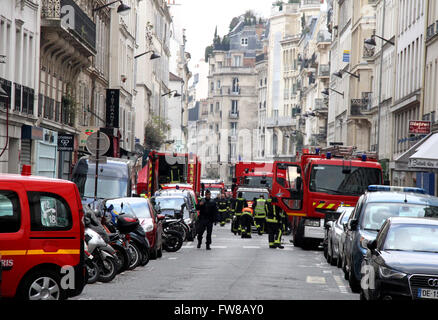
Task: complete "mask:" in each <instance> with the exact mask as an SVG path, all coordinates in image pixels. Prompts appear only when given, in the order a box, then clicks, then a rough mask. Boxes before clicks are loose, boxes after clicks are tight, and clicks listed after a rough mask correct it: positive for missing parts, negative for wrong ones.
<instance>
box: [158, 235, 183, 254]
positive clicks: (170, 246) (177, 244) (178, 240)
mask: <svg viewBox="0 0 438 320" xmlns="http://www.w3.org/2000/svg"><path fill="white" fill-rule="evenodd" d="M183 242H184V241H183V238H182V237H181V235H180V234H179V233H178V232H175V231H173V230H169V231H166V240H165V241H164V243H163V249H164V250H166V251H167V252H177V251H178V250H179V249H181V247H182V245H183Z"/></svg>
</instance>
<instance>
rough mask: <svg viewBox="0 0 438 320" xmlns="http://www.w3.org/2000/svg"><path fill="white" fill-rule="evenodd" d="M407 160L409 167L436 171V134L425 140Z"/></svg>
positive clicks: (437, 158)
mask: <svg viewBox="0 0 438 320" xmlns="http://www.w3.org/2000/svg"><path fill="white" fill-rule="evenodd" d="M415 151H416V152H415V153H414V154H413V155H412V156H411V157H410V158H409V167H410V168H418V169H425V170H431V169H432V170H434V169H435V170H438V133H433V134H431V135H430V136H428V137H427V138H425V141H424V143H423V144H421V146H419V147H418V148H417V149H416V150H415Z"/></svg>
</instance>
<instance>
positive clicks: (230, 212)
mask: <svg viewBox="0 0 438 320" xmlns="http://www.w3.org/2000/svg"><path fill="white" fill-rule="evenodd" d="M226 195H227V196H226V198H225V199H226V200H227V203H228V212H227V215H226V219H225V222H226V223H228V222H230V221H231V219H232V218H233V213H232V210H233V209H232V208H231V205H232V200H233V197H232V195H231V193H229V192H227V194H226Z"/></svg>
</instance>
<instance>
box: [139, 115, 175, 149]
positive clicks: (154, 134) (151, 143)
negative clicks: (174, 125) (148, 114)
mask: <svg viewBox="0 0 438 320" xmlns="http://www.w3.org/2000/svg"><path fill="white" fill-rule="evenodd" d="M169 130H170V126H169V124H167V123H166V121H165V120H164V119H162V118H160V117H156V116H153V117H152V119H150V120H149V122H148V123H147V124H146V127H145V133H144V136H145V137H144V140H145V145H144V147H145V148H146V149H149V150H159V149H160V148H161V146H162V145H163V144H164V142H165V141H166V133H167V132H168V131H169Z"/></svg>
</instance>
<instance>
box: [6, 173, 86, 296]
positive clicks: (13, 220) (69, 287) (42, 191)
mask: <svg viewBox="0 0 438 320" xmlns="http://www.w3.org/2000/svg"><path fill="white" fill-rule="evenodd" d="M83 216H84V211H83V208H82V204H81V198H80V196H79V192H78V189H77V187H76V185H75V184H74V183H72V182H69V181H66V180H57V179H49V178H44V177H31V176H20V175H9V174H0V256H1V266H2V281H1V290H0V292H1V295H2V297H17V298H19V299H25V300H39V299H42V300H46V299H47V300H48V299H55V300H57V299H66V298H68V297H72V296H75V295H78V294H80V293H81V292H82V290H83V288H84V285H85V283H86V278H85V277H86V269H85V265H84V223H83Z"/></svg>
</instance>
